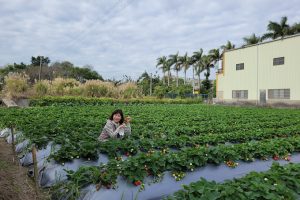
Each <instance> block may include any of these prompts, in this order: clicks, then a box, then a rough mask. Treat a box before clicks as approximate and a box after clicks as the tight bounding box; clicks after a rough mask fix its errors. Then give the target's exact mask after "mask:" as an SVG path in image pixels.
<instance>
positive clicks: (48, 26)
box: [0, 0, 300, 79]
mask: <svg viewBox="0 0 300 200" xmlns="http://www.w3.org/2000/svg"><path fill="white" fill-rule="evenodd" d="M0 5H1V6H0V66H4V65H6V64H9V63H14V62H16V63H19V62H24V63H26V64H29V63H30V59H31V56H38V55H43V56H48V57H49V58H50V60H51V62H55V61H70V62H72V63H73V64H74V65H75V66H84V65H87V64H88V65H91V66H93V69H94V70H96V71H97V72H98V73H99V74H101V75H102V76H103V77H104V78H105V79H112V78H115V79H121V78H122V77H123V75H128V76H130V77H131V78H133V79H137V78H138V77H139V76H140V75H141V74H142V73H143V72H144V71H147V72H149V73H153V74H155V73H158V74H159V75H161V74H162V73H161V71H160V70H158V69H157V68H156V59H157V58H158V57H161V56H168V55H170V54H175V53H177V52H179V54H180V55H183V54H185V53H186V52H187V53H188V55H192V53H193V52H194V51H198V50H199V49H200V48H202V49H203V50H204V52H205V53H207V52H208V51H209V50H210V49H213V48H219V47H220V46H221V45H223V44H225V43H226V42H227V40H230V41H231V42H233V43H234V44H236V45H237V46H240V45H242V44H243V39H242V38H243V37H246V36H249V35H251V34H252V33H256V34H258V35H261V34H263V33H265V32H266V31H267V30H266V27H267V24H268V22H269V21H270V20H271V21H277V22H279V21H280V18H281V17H282V16H287V17H288V23H289V24H293V23H295V22H300V0H286V1H282V0H242V1H241V0H240V1H238V0H223V1H220V0H184V1H183V0H109V1H108V0H106V1H105V0H85V1H80V0H77V1H74V0H51V1H50V0H48V1H46V0H0ZM173 74H174V75H175V72H173ZM179 75H180V76H181V77H183V72H180V74H179ZM191 76H192V72H191V70H189V71H188V77H191ZM211 78H212V79H213V78H215V73H214V71H212V75H211Z"/></svg>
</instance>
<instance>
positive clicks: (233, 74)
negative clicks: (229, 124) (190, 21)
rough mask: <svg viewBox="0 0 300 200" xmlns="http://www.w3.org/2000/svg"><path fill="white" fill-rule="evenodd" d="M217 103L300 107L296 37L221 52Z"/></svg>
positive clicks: (299, 54) (298, 42) (299, 36)
mask: <svg viewBox="0 0 300 200" xmlns="http://www.w3.org/2000/svg"><path fill="white" fill-rule="evenodd" d="M216 92H217V98H216V101H217V102H223V103H232V102H247V103H253V104H278V103H279V104H282V103H284V104H291V105H300V34H297V35H293V36H288V37H285V38H281V39H276V40H273V41H268V42H263V43H258V44H256V45H250V46H245V47H242V48H237V49H232V50H228V51H225V53H224V54H223V60H222V69H221V70H219V71H218V72H217V75H216Z"/></svg>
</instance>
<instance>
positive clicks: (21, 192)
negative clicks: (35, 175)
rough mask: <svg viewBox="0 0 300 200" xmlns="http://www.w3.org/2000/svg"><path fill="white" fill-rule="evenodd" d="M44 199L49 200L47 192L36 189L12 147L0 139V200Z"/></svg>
mask: <svg viewBox="0 0 300 200" xmlns="http://www.w3.org/2000/svg"><path fill="white" fill-rule="evenodd" d="M44 199H50V198H49V195H48V192H47V191H42V190H40V189H36V187H35V184H34V181H33V180H32V179H31V178H29V177H28V176H27V168H25V167H22V166H21V165H20V164H19V162H18V160H17V159H16V157H15V156H14V152H13V148H12V145H10V144H7V143H6V141H5V140H4V139H3V138H0V200H44Z"/></svg>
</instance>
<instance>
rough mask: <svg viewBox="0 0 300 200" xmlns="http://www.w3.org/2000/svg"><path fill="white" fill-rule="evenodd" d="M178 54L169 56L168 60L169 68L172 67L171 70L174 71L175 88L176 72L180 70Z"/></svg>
mask: <svg viewBox="0 0 300 200" xmlns="http://www.w3.org/2000/svg"><path fill="white" fill-rule="evenodd" d="M178 54H179V53H178V52H177V53H176V54H173V55H169V59H168V62H169V64H170V66H172V65H174V68H173V69H174V70H175V71H176V87H178V72H179V71H180V70H181V68H180V62H179V56H178Z"/></svg>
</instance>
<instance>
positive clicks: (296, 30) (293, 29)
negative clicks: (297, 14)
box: [291, 23, 300, 34]
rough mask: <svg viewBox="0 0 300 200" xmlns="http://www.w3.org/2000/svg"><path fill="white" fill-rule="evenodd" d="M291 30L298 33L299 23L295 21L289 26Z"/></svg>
mask: <svg viewBox="0 0 300 200" xmlns="http://www.w3.org/2000/svg"><path fill="white" fill-rule="evenodd" d="M291 31H292V33H293V34H297V33H300V23H295V24H294V25H293V26H292V27H291Z"/></svg>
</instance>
